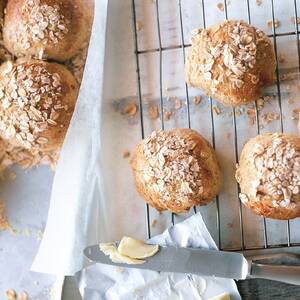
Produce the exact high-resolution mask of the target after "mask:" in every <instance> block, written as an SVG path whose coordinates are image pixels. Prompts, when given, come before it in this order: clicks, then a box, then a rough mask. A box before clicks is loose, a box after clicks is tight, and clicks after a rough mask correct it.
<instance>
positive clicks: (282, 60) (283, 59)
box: [278, 54, 285, 63]
mask: <svg viewBox="0 0 300 300" xmlns="http://www.w3.org/2000/svg"><path fill="white" fill-rule="evenodd" d="M278 61H279V62H280V63H284V62H285V56H284V55H283V54H279V56H278Z"/></svg>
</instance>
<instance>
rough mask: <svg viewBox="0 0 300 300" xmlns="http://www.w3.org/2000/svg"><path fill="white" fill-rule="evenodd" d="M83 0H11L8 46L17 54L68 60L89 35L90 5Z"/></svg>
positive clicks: (7, 20) (6, 33)
mask: <svg viewBox="0 0 300 300" xmlns="http://www.w3.org/2000/svg"><path fill="white" fill-rule="evenodd" d="M89 2H91V1H88V3H87V2H86V1H84V0H63V1H62V0H8V4H7V9H6V15H5V20H4V28H3V38H4V45H5V47H6V48H7V49H8V50H9V51H10V52H11V53H12V54H14V55H15V56H17V57H21V56H32V57H35V58H39V59H42V58H50V59H54V60H58V61H65V60H67V59H69V58H71V57H73V56H74V55H75V54H77V53H78V51H79V50H80V49H81V48H82V47H83V45H84V43H85V42H86V41H87V40H88V38H89V35H90V25H91V20H92V16H91V14H92V12H91V9H90V8H91V7H90V6H91V5H90V4H89Z"/></svg>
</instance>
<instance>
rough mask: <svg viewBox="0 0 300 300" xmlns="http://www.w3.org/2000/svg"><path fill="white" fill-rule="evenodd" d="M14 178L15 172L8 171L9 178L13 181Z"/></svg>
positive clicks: (15, 176)
mask: <svg viewBox="0 0 300 300" xmlns="http://www.w3.org/2000/svg"><path fill="white" fill-rule="evenodd" d="M16 178H17V174H16V173H15V172H9V174H8V179H9V180H11V181H14V180H16Z"/></svg>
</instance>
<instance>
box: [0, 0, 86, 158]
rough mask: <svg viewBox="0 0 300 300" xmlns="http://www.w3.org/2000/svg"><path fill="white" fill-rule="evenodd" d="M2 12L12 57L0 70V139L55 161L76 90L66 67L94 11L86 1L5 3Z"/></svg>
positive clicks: (77, 50) (11, 0) (0, 6)
mask: <svg viewBox="0 0 300 300" xmlns="http://www.w3.org/2000/svg"><path fill="white" fill-rule="evenodd" d="M0 9H1V12H5V13H4V20H3V22H2V23H3V28H2V36H3V45H4V47H5V49H6V50H7V51H8V52H9V53H10V54H11V57H13V59H11V60H9V61H5V62H3V64H2V66H1V68H0V137H1V138H2V139H3V140H4V141H5V143H3V144H6V145H7V144H9V145H10V146H13V147H19V148H21V149H24V151H26V152H27V154H28V153H30V154H31V155H41V153H42V155H41V157H43V154H44V155H49V153H50V155H51V153H52V154H53V156H55V157H57V153H58V152H59V151H60V149H61V146H62V144H63V141H64V138H65V135H66V132H67V129H68V126H69V123H70V121H71V118H72V114H73V111H74V108H75V104H76V100H77V96H78V91H79V84H78V82H77V80H76V79H75V77H74V75H73V74H72V72H71V71H70V70H69V69H68V68H67V67H66V66H67V63H68V62H69V61H70V60H71V59H72V58H73V57H75V56H76V55H78V54H79V53H80V52H81V51H83V48H84V47H85V46H86V45H87V43H88V40H89V36H90V30H88V29H89V28H90V27H91V20H92V10H91V9H90V5H86V1H84V0H76V1H73V0H63V1H62V0H8V1H0ZM18 151H19V150H18Z"/></svg>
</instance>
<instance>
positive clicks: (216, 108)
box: [213, 105, 222, 115]
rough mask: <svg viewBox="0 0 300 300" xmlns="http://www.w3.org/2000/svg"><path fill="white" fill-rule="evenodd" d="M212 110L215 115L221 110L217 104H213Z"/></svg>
mask: <svg viewBox="0 0 300 300" xmlns="http://www.w3.org/2000/svg"><path fill="white" fill-rule="evenodd" d="M213 111H214V113H215V114H217V115H220V114H221V113H222V112H221V109H220V108H219V107H218V106H216V105H215V106H213Z"/></svg>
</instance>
